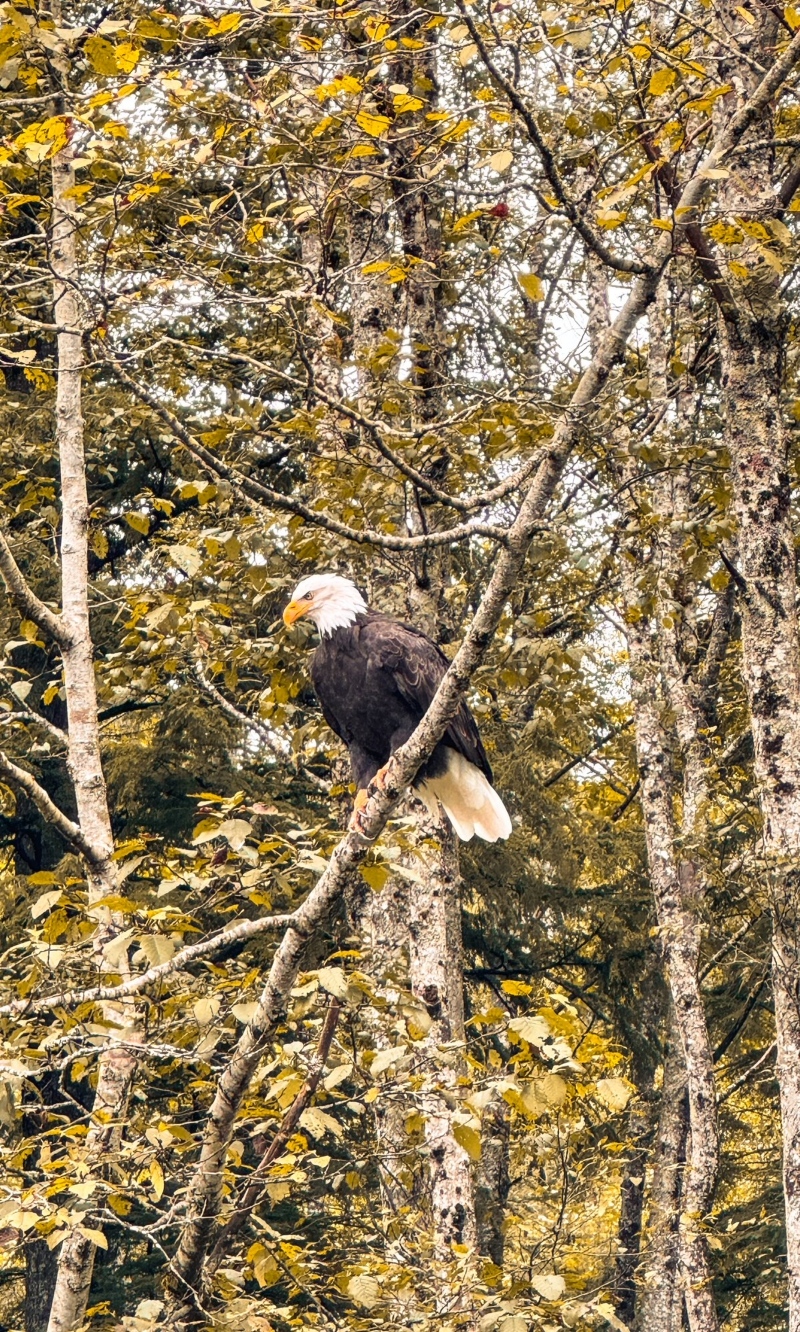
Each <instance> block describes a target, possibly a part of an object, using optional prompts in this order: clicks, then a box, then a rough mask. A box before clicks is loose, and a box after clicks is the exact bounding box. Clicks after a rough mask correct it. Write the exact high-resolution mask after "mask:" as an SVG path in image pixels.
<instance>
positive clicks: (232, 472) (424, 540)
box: [106, 357, 508, 550]
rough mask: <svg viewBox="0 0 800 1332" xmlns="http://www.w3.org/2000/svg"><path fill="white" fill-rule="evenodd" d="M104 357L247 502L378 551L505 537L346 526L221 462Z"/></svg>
mask: <svg viewBox="0 0 800 1332" xmlns="http://www.w3.org/2000/svg"><path fill="white" fill-rule="evenodd" d="M106 359H107V363H108V365H109V366H110V367H111V368H112V369H113V371H114V373H115V374H116V375H117V377H118V378H119V379H120V380H121V381H122V383H123V384H127V386H128V388H129V389H130V390H131V392H133V393H135V394H136V396H137V398H139V399H140V401H142V402H145V403H147V405H148V407H151V408H152V409H153V411H154V412H155V413H156V415H157V416H159V417H160V418H161V420H162V421H164V422H165V423H166V425H168V426H169V428H170V430H171V431H172V433H173V434H174V435H175V438H176V439H178V440H180V442H181V444H183V446H184V448H185V449H187V450H188V451H189V453H191V455H192V457H193V458H195V460H196V461H197V462H199V463H201V464H202V465H203V466H204V467H207V468H208V470H209V471H210V472H212V473H213V474H214V475H215V476H221V477H222V478H223V480H225V481H228V482H230V484H231V485H232V486H234V487H235V488H236V489H237V490H238V491H239V493H240V494H242V495H244V496H245V497H246V498H247V499H248V500H249V502H250V503H255V504H257V505H259V506H261V505H263V504H268V505H270V507H271V508H273V509H280V510H282V511H283V512H285V513H293V514H295V516H296V517H299V518H304V519H305V520H306V522H308V523H311V524H312V525H313V526H314V527H322V528H324V529H325V531H327V532H333V533H335V535H336V536H340V537H343V538H344V539H345V540H346V541H353V542H355V544H356V545H359V546H377V547H379V548H380V549H381V550H420V549H422V548H425V547H432V546H449V545H452V544H453V542H455V541H466V540H469V538H471V537H476V536H477V537H485V538H487V539H488V540H490V541H496V542H498V544H501V545H502V544H503V543H504V542H505V541H506V540H507V537H508V532H507V529H506V528H503V527H495V526H493V525H491V524H489V523H479V522H474V523H461V524H459V526H457V527H450V528H447V529H446V530H444V531H442V532H431V533H428V534H426V535H423V536H409V537H401V536H389V535H387V534H386V533H385V532H375V531H373V530H372V529H371V528H357V527H349V526H348V525H347V523H342V522H340V521H339V520H338V518H331V517H330V516H329V515H328V514H327V513H325V512H324V511H322V510H318V509H312V508H311V507H310V505H308V504H304V503H303V502H302V501H301V500H296V499H292V497H291V496H290V495H284V494H282V493H281V492H280V491H279V490H273V489H272V488H271V487H270V486H265V485H263V483H262V482H260V481H254V480H253V478H252V477H249V476H246V475H245V474H244V473H243V472H240V471H239V470H238V469H237V468H235V467H231V466H229V464H228V463H224V462H222V460H221V459H220V458H217V457H215V456H214V454H213V453H212V452H211V451H210V450H209V449H207V448H205V447H204V446H203V445H202V444H201V443H200V441H199V440H198V439H196V438H195V436H194V435H192V434H191V433H190V431H188V430H187V429H186V427H185V426H184V425H183V423H182V422H181V421H180V420H179V419H178V417H177V416H176V415H175V414H174V412H171V411H170V410H169V408H168V407H165V406H164V405H163V403H161V402H159V400H158V398H157V397H156V395H155V394H154V393H151V392H150V390H149V389H146V388H145V387H144V385H143V384H139V383H138V382H137V381H136V380H135V379H133V378H132V377H131V376H130V375H129V374H128V373H127V371H126V370H123V368H122V366H121V365H120V364H119V362H118V361H117V360H115V359H114V358H112V357H107V358H106Z"/></svg>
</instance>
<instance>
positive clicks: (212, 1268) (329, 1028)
mask: <svg viewBox="0 0 800 1332" xmlns="http://www.w3.org/2000/svg"><path fill="white" fill-rule="evenodd" d="M341 1011H342V1004H341V1000H340V999H331V1002H330V1004H329V1005H328V1011H327V1013H326V1014H325V1021H324V1023H323V1025H322V1031H321V1032H320V1037H319V1043H318V1045H317V1049H316V1052H315V1054H314V1058H313V1060H312V1063H311V1067H310V1068H309V1071H308V1076H307V1077H306V1080H305V1082H304V1083H303V1085H302V1087H301V1088H300V1090H299V1092H298V1093H297V1095H296V1096H295V1098H294V1100H293V1101H292V1104H291V1105H290V1107H289V1109H288V1110H287V1112H286V1115H285V1116H284V1119H283V1123H282V1124H281V1126H280V1128H279V1129H278V1132H277V1133H276V1134H275V1137H274V1138H273V1139H272V1142H271V1143H270V1145H269V1147H268V1148H267V1150H266V1151H265V1152H264V1155H263V1156H262V1158H261V1160H260V1161H259V1163H258V1165H257V1166H256V1168H255V1170H254V1171H253V1174H252V1176H251V1178H250V1180H249V1182H248V1184H247V1187H246V1188H245V1189H244V1191H243V1193H242V1195H241V1197H240V1198H239V1200H238V1201H237V1203H236V1206H235V1208H234V1211H233V1215H232V1216H231V1218H230V1220H229V1221H228V1223H227V1225H225V1226H223V1228H222V1230H221V1231H220V1234H219V1236H218V1238H217V1241H216V1243H215V1245H214V1247H213V1249H212V1250H211V1253H210V1254H209V1256H208V1262H207V1263H206V1278H209V1277H211V1276H213V1274H214V1273H215V1272H216V1270H217V1268H218V1267H219V1265H220V1263H221V1262H222V1261H223V1259H224V1258H225V1257H226V1256H227V1254H229V1253H230V1245H231V1241H232V1240H233V1239H234V1238H235V1237H236V1236H237V1235H238V1233H239V1231H240V1230H241V1229H242V1226H243V1225H244V1223H245V1221H246V1220H247V1218H248V1216H249V1215H250V1213H251V1212H252V1210H253V1208H254V1207H257V1206H258V1204H259V1201H260V1200H261V1198H262V1197H263V1194H264V1189H265V1187H266V1184H265V1180H264V1176H265V1174H266V1173H267V1170H268V1169H269V1167H270V1166H271V1165H272V1163H273V1161H274V1160H275V1159H276V1158H277V1157H278V1156H279V1154H280V1153H281V1151H282V1150H283V1148H284V1147H285V1145H286V1143H287V1142H288V1140H289V1138H290V1136H291V1134H292V1133H293V1132H294V1130H295V1127H296V1125H297V1122H298V1120H299V1119H300V1116H301V1115H302V1113H303V1111H304V1110H305V1108H306V1106H307V1105H308V1103H309V1102H310V1100H311V1098H312V1096H313V1095H314V1092H315V1091H316V1090H317V1087H318V1086H319V1080H320V1078H321V1077H322V1073H323V1070H324V1068H325V1064H326V1062H327V1059H328V1054H329V1053H330V1048H331V1043H332V1041H333V1036H334V1032H335V1031H336V1026H337V1023H338V1021H339V1014H340V1013H341Z"/></svg>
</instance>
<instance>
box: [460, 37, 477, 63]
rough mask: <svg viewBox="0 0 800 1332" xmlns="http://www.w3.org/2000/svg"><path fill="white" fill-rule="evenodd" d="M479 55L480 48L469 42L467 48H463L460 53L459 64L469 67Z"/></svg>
mask: <svg viewBox="0 0 800 1332" xmlns="http://www.w3.org/2000/svg"><path fill="white" fill-rule="evenodd" d="M477 54H478V48H477V46H476V45H475V43H474V42H469V43H468V45H467V46H462V48H461V50H460V51H459V53H458V63H459V65H461V66H464V65H468V64H469V62H470V61H471V60H474V59H475V57H476V55H477Z"/></svg>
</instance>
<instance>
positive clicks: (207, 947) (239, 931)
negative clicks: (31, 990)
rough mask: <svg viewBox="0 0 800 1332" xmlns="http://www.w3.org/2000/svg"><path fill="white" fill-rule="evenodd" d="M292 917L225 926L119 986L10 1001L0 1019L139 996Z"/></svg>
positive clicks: (280, 927)
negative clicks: (196, 964)
mask: <svg viewBox="0 0 800 1332" xmlns="http://www.w3.org/2000/svg"><path fill="white" fill-rule="evenodd" d="M295 914H296V913H292V914H287V915H282V916H264V917H262V918H261V919H259V920H240V921H239V923H238V924H237V925H229V926H228V928H227V929H224V930H220V932H219V934H212V935H211V937H210V938H209V939H203V940H202V942H201V943H196V944H189V945H188V946H187V947H186V948H181V949H179V950H178V952H177V953H175V955H174V957H171V958H170V959H169V961H168V962H160V963H159V964H158V965H157V966H155V967H149V968H148V970H147V971H143V972H142V973H141V975H139V976H132V977H131V979H130V980H127V981H122V982H121V983H120V984H119V985H90V986H89V987H88V988H87V989H85V990H61V991H60V992H59V993H58V994H48V995H44V996H42V997H40V998H38V999H14V1000H12V1001H11V1003H9V1004H3V1005H2V1007H0V1016H5V1015H7V1014H16V1013H46V1012H47V1011H48V1009H51V1008H55V1007H58V1008H75V1007H76V1006H77V1005H78V1004H86V1003H101V1002H105V1001H107V1000H114V999H124V998H126V997H127V996H128V995H131V994H140V993H141V991H142V990H146V989H148V988H149V986H151V985H154V984H155V983H156V981H161V980H163V979H164V978H165V976H171V975H172V974H173V973H174V972H176V971H182V970H183V968H184V967H186V966H188V965H189V963H190V962H196V961H198V960H199V959H200V958H201V957H210V956H212V955H213V954H214V953H219V952H221V951H222V950H223V949H224V948H229V947H230V946H231V944H235V943H242V942H244V941H245V940H246V939H254V938H255V937H256V936H257V935H259V934H266V933H267V931H268V930H283V929H288V928H289V927H290V926H291V924H292V922H293V920H294V917H295Z"/></svg>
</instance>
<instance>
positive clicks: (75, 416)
mask: <svg viewBox="0 0 800 1332" xmlns="http://www.w3.org/2000/svg"><path fill="white" fill-rule="evenodd" d="M53 17H55V18H56V22H58V14H57V13H55V12H54V11H53ZM57 56H58V60H59V61H60V68H61V72H62V74H63V75H64V76H65V77H66V74H67V71H68V61H67V60H66V58H65V57H64V56H63V55H62V53H57ZM51 180H52V203H51V207H52V215H51V225H50V237H49V259H50V266H51V269H52V272H53V307H54V313H55V323H56V324H57V325H58V334H57V343H58V375H57V384H56V441H57V445H58V455H59V464H60V472H61V550H60V556H61V599H62V613H61V624H62V633H61V637H60V643H61V653H62V659H63V664H64V686H65V692H66V698H67V715H68V763H69V773H70V777H71V780H72V784H73V787H74V791H75V805H76V810H77V819H78V825H79V827H80V835H81V841H82V844H83V846H84V847H85V848H86V851H85V856H84V859H85V864H86V873H87V878H88V882H89V906H90V908H92V907H93V904H94V903H96V902H98V901H100V899H101V898H103V897H105V896H107V895H108V894H110V893H112V892H113V891H114V889H115V887H116V875H115V871H114V865H113V862H112V860H111V856H112V853H113V850H114V842H113V836H112V832H111V820H110V817H109V810H108V801H107V798H106V787H105V778H104V775H103V767H102V762H101V757H100V728H99V725H98V720H97V694H96V689H95V678H94V651H93V644H92V635H91V626H90V623H89V575H88V546H87V542H88V534H89V500H88V492H87V482H86V459H85V454H84V434H83V416H82V406H81V395H82V377H83V346H82V338H83V325H84V312H83V310H82V308H81V299H80V295H79V290H80V289H79V269H78V257H77V217H76V203H75V197H74V186H75V173H74V168H73V153H72V148H71V145H69V144H67V145H66V146H65V147H64V148H62V149H61V150H60V151H59V152H58V153H56V154H55V156H54V157H53V160H52V174H51ZM92 914H93V916H94V918H95V920H96V921H97V931H96V936H95V950H96V957H97V962H98V967H99V969H100V970H102V969H103V967H104V960H103V956H102V946H103V944H104V943H105V942H106V941H107V940H108V937H109V934H110V933H111V932H113V930H114V928H115V924H114V920H113V918H112V915H111V913H110V911H109V910H108V908H106V907H97V908H95V909H94V910H93V911H92ZM108 1016H113V1018H114V1020H115V1022H116V1023H117V1024H119V1026H120V1027H121V1028H122V1034H123V1036H127V1038H128V1040H129V1041H130V1040H135V1039H136V1037H135V1032H134V1031H133V1030H131V1029H129V1030H127V1031H126V1030H125V1026H126V1021H128V1022H129V1021H130V1018H129V1017H128V1015H127V1014H126V1011H125V1008H124V1007H120V1006H118V1005H117V1006H114V1008H113V1010H112V1009H109V1011H108ZM135 1067H136V1060H135V1057H134V1055H133V1054H132V1053H131V1052H130V1049H129V1048H123V1047H116V1048H115V1047H114V1046H113V1045H112V1046H111V1047H110V1048H108V1049H106V1050H105V1051H104V1052H103V1053H102V1054H101V1056H100V1059H99V1069H98V1082H97V1090H96V1094H95V1103H94V1109H93V1111H92V1119H91V1123H90V1127H89V1132H88V1134H87V1137H86V1160H87V1163H88V1164H90V1165H94V1166H95V1167H99V1165H100V1164H101V1162H102V1161H103V1160H105V1159H107V1158H108V1156H109V1155H110V1154H111V1153H112V1152H113V1150H114V1148H115V1146H116V1144H117V1142H118V1140H119V1134H120V1131H121V1121H122V1118H123V1116H124V1113H125V1109H126V1106H127V1100H128V1095H129V1092H130V1086H131V1081H132V1078H133V1074H134V1071H135ZM94 1255H95V1246H94V1244H93V1243H92V1241H91V1240H90V1239H89V1238H88V1237H87V1235H86V1234H85V1233H84V1232H83V1231H82V1230H81V1228H80V1227H79V1226H78V1225H74V1226H73V1227H72V1228H71V1229H70V1231H69V1233H68V1235H67V1237H66V1239H65V1240H64V1242H63V1244H62V1246H61V1251H60V1254H59V1263H58V1277H57V1279H56V1284H55V1290H54V1293H53V1300H52V1304H51V1308H50V1318H49V1322H48V1332H72V1329H73V1328H75V1327H77V1326H79V1325H80V1323H81V1322H82V1321H83V1315H84V1313H85V1310H86V1305H87V1302H88V1298H89V1290H90V1287H91V1280H92V1271H93V1267H94Z"/></svg>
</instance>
